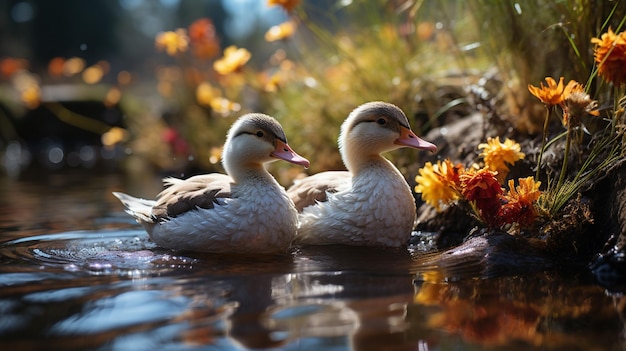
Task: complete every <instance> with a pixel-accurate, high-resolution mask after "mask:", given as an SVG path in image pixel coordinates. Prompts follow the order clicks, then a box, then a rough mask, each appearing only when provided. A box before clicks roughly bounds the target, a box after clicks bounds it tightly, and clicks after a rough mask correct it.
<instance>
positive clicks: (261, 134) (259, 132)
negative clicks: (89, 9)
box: [256, 130, 265, 138]
mask: <svg viewBox="0 0 626 351" xmlns="http://www.w3.org/2000/svg"><path fill="white" fill-rule="evenodd" d="M264 135H265V134H263V131H261V130H259V131H258V132H256V136H258V137H259V138H262V137H263V136H264Z"/></svg>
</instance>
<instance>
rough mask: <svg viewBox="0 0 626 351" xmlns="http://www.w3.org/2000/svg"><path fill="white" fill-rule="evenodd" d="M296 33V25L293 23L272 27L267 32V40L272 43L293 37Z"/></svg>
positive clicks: (288, 22)
mask: <svg viewBox="0 0 626 351" xmlns="http://www.w3.org/2000/svg"><path fill="white" fill-rule="evenodd" d="M295 32H296V24H295V23H293V22H292V21H287V22H283V23H281V24H279V25H276V26H272V27H270V29H268V30H267V32H265V40H267V41H269V42H272V41H277V40H283V39H287V38H289V37H291V36H292V35H293V33H295Z"/></svg>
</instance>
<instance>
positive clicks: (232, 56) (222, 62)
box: [213, 45, 251, 75]
mask: <svg viewBox="0 0 626 351" xmlns="http://www.w3.org/2000/svg"><path fill="white" fill-rule="evenodd" d="M250 57H251V55H250V52H249V51H248V50H246V49H243V48H241V49H238V48H237V47H236V46H234V45H232V46H229V47H227V48H226V49H225V50H224V57H222V58H221V59H219V60H217V61H215V62H214V63H213V68H214V69H215V70H216V71H217V73H219V74H224V75H226V74H230V73H233V72H237V71H239V70H241V68H242V67H243V66H244V65H245V64H246V63H247V62H248V61H249V60H250Z"/></svg>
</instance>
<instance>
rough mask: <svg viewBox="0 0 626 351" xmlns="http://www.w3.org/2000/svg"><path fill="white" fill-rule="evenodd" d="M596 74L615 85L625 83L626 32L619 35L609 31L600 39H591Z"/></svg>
mask: <svg viewBox="0 0 626 351" xmlns="http://www.w3.org/2000/svg"><path fill="white" fill-rule="evenodd" d="M591 42H592V43H593V44H596V47H595V48H594V50H593V53H594V58H595V61H596V64H597V65H598V74H599V75H600V76H601V77H602V78H604V79H605V80H606V81H608V82H611V83H613V84H615V85H621V84H624V83H626V69H624V68H625V67H626V31H625V32H621V33H619V34H617V35H616V34H615V33H613V30H612V29H611V28H609V31H608V32H606V33H604V34H602V36H601V37H600V38H592V39H591Z"/></svg>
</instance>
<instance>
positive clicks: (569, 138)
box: [556, 123, 572, 193]
mask: <svg viewBox="0 0 626 351" xmlns="http://www.w3.org/2000/svg"><path fill="white" fill-rule="evenodd" d="M571 134H572V127H571V125H570V124H569V123H568V124H567V138H566V139H565V155H563V166H561V174H559V182H558V183H556V193H558V192H559V191H560V189H561V186H562V185H563V180H564V179H565V173H567V162H568V159H569V148H570V144H571V143H572V136H571Z"/></svg>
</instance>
